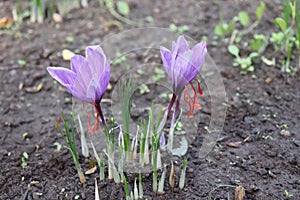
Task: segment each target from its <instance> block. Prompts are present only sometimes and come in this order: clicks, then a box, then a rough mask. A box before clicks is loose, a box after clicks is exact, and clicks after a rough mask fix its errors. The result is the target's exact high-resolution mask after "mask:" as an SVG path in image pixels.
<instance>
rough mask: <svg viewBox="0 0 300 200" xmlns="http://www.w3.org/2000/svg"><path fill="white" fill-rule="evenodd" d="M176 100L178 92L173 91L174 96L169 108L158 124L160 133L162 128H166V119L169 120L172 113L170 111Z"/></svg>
mask: <svg viewBox="0 0 300 200" xmlns="http://www.w3.org/2000/svg"><path fill="white" fill-rule="evenodd" d="M175 100H176V94H174V93H173V96H172V99H171V101H170V104H169V106H168V108H167V110H166V111H165V114H164V117H163V119H162V120H161V122H160V124H159V126H158V129H157V133H160V132H161V131H162V129H163V128H164V126H165V124H166V121H167V118H168V115H169V114H170V112H171V110H172V107H173V105H174V103H175Z"/></svg>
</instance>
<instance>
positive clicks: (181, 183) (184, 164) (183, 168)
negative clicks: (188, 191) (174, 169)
mask: <svg viewBox="0 0 300 200" xmlns="http://www.w3.org/2000/svg"><path fill="white" fill-rule="evenodd" d="M187 161H188V159H187V158H185V159H184V161H183V165H182V169H181V175H180V179H179V188H180V189H182V188H183V187H184V182H185V171H186V166H187Z"/></svg>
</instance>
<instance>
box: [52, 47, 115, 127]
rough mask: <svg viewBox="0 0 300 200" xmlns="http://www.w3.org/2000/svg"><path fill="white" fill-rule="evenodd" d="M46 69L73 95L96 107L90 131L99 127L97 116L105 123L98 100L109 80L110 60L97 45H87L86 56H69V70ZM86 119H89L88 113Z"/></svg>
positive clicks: (58, 68) (61, 68) (60, 68)
mask: <svg viewBox="0 0 300 200" xmlns="http://www.w3.org/2000/svg"><path fill="white" fill-rule="evenodd" d="M47 70H48V72H49V73H50V75H51V76H52V77H53V78H54V79H55V80H57V81H58V82H59V83H60V84H62V85H63V86H65V87H66V88H67V89H68V90H69V92H70V93H71V94H72V95H73V96H74V97H76V98H77V99H79V100H82V101H83V102H87V103H91V104H93V106H94V107H95V108H96V117H95V118H96V122H95V125H94V126H93V127H90V122H89V129H90V132H94V131H95V130H98V129H99V120H98V116H100V117H101V120H102V123H103V124H104V125H105V120H104V117H103V114H102V111H101V107H100V101H101V99H102V96H103V94H104V92H105V91H106V88H107V86H108V83H109V80H110V62H109V60H107V59H106V56H105V54H104V52H103V50H102V48H101V47H100V46H99V45H96V46H88V47H87V48H86V58H85V57H83V56H81V55H75V56H73V57H72V58H71V70H70V69H66V68H63V67H48V68H47ZM94 107H93V108H94ZM93 116H94V115H93ZM88 121H90V116H89V115H88Z"/></svg>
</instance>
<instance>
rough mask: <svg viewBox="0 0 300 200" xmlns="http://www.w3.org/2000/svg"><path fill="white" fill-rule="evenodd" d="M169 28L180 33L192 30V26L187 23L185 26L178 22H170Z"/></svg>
mask: <svg viewBox="0 0 300 200" xmlns="http://www.w3.org/2000/svg"><path fill="white" fill-rule="evenodd" d="M169 29H171V30H172V31H174V32H178V33H184V32H186V31H188V30H190V27H189V26H187V25H183V26H177V25H176V24H173V23H172V24H170V26H169Z"/></svg>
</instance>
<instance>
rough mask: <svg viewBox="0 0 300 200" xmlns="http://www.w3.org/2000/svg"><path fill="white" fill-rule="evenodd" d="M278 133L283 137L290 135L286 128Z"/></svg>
mask: <svg viewBox="0 0 300 200" xmlns="http://www.w3.org/2000/svg"><path fill="white" fill-rule="evenodd" d="M280 135H281V136H283V137H290V136H291V133H290V132H289V131H288V130H281V131H280Z"/></svg>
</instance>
